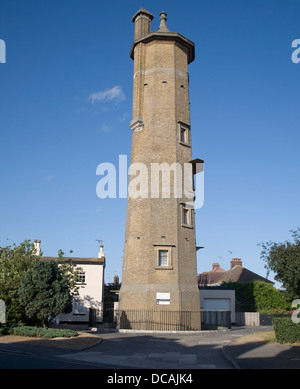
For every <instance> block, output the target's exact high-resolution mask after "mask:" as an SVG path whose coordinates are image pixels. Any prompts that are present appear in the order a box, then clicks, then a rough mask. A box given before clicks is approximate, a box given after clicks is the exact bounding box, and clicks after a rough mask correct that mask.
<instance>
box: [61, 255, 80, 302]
mask: <svg viewBox="0 0 300 389" xmlns="http://www.w3.org/2000/svg"><path fill="white" fill-rule="evenodd" d="M70 252H72V250H70ZM64 254H65V253H64V252H63V251H62V250H58V259H57V263H58V264H59V269H60V271H61V272H62V274H63V275H64V277H65V279H66V280H67V283H68V286H69V290H70V293H71V295H72V296H73V297H74V296H78V294H79V288H80V284H81V285H82V284H83V283H82V282H81V281H80V280H79V277H78V273H80V272H83V269H82V267H79V266H76V265H75V264H74V263H73V262H72V259H69V260H68V259H66V258H64V259H63V256H64ZM81 287H82V286H81Z"/></svg>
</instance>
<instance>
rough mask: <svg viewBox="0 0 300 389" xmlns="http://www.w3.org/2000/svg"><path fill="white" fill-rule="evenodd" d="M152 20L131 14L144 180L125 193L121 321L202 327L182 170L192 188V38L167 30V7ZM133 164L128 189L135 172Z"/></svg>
mask: <svg viewBox="0 0 300 389" xmlns="http://www.w3.org/2000/svg"><path fill="white" fill-rule="evenodd" d="M152 19H153V15H152V14H151V13H150V12H149V11H147V10H145V9H140V10H139V11H138V12H137V13H136V14H135V15H134V16H133V18H132V21H133V22H134V26H135V28H134V42H133V45H132V48H131V52H130V56H131V58H132V59H133V60H134V75H133V116H132V121H131V123H130V127H131V129H132V148H131V162H130V168H132V167H133V166H140V168H139V169H138V170H140V174H142V173H143V174H144V173H145V172H147V173H148V175H147V176H146V177H148V180H146V181H145V180H144V181H143V183H144V190H143V191H140V195H139V196H134V195H131V194H130V190H129V195H128V203H127V219H126V233H125V246H124V257H123V274H122V286H121V290H120V303H119V304H120V305H119V308H120V311H121V312H122V314H121V316H122V317H123V321H122V320H120V327H121V328H122V326H123V328H124V326H127V328H133V329H139V328H141V329H171V330H172V329H177V328H179V329H182V328H184V329H187V328H191V329H200V326H201V320H200V296H199V290H198V285H197V265H196V241H195V218H194V209H193V207H191V205H190V204H191V197H190V195H189V196H188V195H187V191H184V190H181V189H182V185H183V184H184V182H185V181H188V179H186V177H185V176H184V174H183V173H184V172H185V171H191V174H190V180H191V182H192V184H191V185H192V190H193V173H192V167H193V166H194V165H193V161H192V151H191V127H190V109H189V77H188V64H189V63H190V62H192V61H193V60H194V56H195V51H194V43H193V42H191V41H190V40H188V39H187V38H185V37H183V36H182V35H180V34H178V33H174V32H170V31H169V30H168V28H167V25H166V20H167V15H166V13H165V12H162V13H161V14H160V27H159V29H158V30H157V31H155V32H151V21H152ZM198 161H199V160H198ZM202 162H203V161H202ZM186 166H187V167H188V168H189V167H190V169H188V168H186ZM133 170H135V175H134V174H133V175H132V176H130V179H129V189H130V187H131V183H133V180H134V179H135V180H136V179H137V175H138V173H137V172H136V169H133ZM183 176H184V178H183ZM157 177H158V180H156V181H155V178H157ZM181 178H182V180H181ZM145 182H146V184H145ZM166 182H167V183H168V184H169V185H167V184H166ZM141 184H142V182H140V185H141ZM181 184H182V185H181ZM133 310H134V311H135V315H137V312H142V313H140V315H142V316H140V317H137V316H134V314H133ZM147 318H150V319H149V320H148V319H147ZM183 318H184V319H183ZM147 320H148V321H147ZM150 322H151V323H156V325H157V327H155V328H153V327H152V328H150V327H149V323H150ZM183 322H184V323H183ZM124 323H125V324H124ZM147 326H148V327H147Z"/></svg>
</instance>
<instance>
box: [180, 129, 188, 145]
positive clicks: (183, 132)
mask: <svg viewBox="0 0 300 389" xmlns="http://www.w3.org/2000/svg"><path fill="white" fill-rule="evenodd" d="M186 133H187V130H186V128H183V127H181V128H180V141H181V142H182V143H187V141H186Z"/></svg>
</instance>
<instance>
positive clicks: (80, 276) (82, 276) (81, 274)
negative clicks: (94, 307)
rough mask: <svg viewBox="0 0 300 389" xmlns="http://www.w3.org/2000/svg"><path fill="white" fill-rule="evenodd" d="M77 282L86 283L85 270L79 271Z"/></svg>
mask: <svg viewBox="0 0 300 389" xmlns="http://www.w3.org/2000/svg"><path fill="white" fill-rule="evenodd" d="M77 283H78V284H85V272H83V271H79V272H78V273H77Z"/></svg>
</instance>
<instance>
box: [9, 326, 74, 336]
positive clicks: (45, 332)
mask: <svg viewBox="0 0 300 389" xmlns="http://www.w3.org/2000/svg"><path fill="white" fill-rule="evenodd" d="M9 333H10V334H11V335H19V336H32V337H39V338H47V339H52V338H58V337H66V338H70V337H73V336H78V333H77V332H76V331H73V330H67V329H55V328H41V327H33V326H19V327H12V328H10V329H9Z"/></svg>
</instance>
